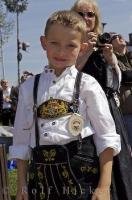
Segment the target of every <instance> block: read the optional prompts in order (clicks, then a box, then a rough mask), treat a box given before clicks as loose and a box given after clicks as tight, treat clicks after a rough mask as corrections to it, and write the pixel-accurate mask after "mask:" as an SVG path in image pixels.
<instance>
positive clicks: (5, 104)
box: [3, 87, 11, 109]
mask: <svg viewBox="0 0 132 200" xmlns="http://www.w3.org/2000/svg"><path fill="white" fill-rule="evenodd" d="M10 94H11V88H10V87H8V88H7V89H5V90H3V98H6V97H8V98H10ZM6 108H11V103H10V102H6V101H5V100H3V109H6Z"/></svg>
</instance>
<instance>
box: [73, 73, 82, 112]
mask: <svg viewBox="0 0 132 200" xmlns="http://www.w3.org/2000/svg"><path fill="white" fill-rule="evenodd" d="M81 78H82V72H77V76H76V80H75V85H74V93H73V111H74V112H75V113H79V110H78V107H79V94H80V83H81Z"/></svg>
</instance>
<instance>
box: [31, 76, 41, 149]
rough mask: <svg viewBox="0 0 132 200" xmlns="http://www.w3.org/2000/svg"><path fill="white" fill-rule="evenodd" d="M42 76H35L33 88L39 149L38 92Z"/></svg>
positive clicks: (37, 145)
mask: <svg viewBox="0 0 132 200" xmlns="http://www.w3.org/2000/svg"><path fill="white" fill-rule="evenodd" d="M39 78H40V74H37V75H35V80H34V88H33V99H34V107H33V111H34V119H35V138H36V147H39V128H38V117H37V92H38V84H39Z"/></svg>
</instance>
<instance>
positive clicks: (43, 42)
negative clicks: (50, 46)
mask: <svg viewBox="0 0 132 200" xmlns="http://www.w3.org/2000/svg"><path fill="white" fill-rule="evenodd" d="M40 42H41V45H42V47H43V49H44V50H46V49H47V48H46V47H47V45H46V37H45V36H40Z"/></svg>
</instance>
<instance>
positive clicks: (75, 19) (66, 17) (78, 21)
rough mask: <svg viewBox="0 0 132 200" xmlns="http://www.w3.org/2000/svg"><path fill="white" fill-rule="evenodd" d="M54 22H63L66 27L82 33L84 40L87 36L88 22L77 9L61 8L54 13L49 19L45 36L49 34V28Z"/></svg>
mask: <svg viewBox="0 0 132 200" xmlns="http://www.w3.org/2000/svg"><path fill="white" fill-rule="evenodd" d="M53 24H61V25H63V26H65V27H69V28H72V29H73V30H75V31H78V32H80V33H81V36H82V40H83V41H84V40H85V38H86V29H87V26H86V23H85V21H84V20H83V18H82V17H81V16H80V15H79V14H78V13H77V12H75V11H70V10H61V11H57V12H55V13H53V14H52V15H51V16H50V17H49V19H48V20H47V23H46V26H45V36H47V35H48V31H49V28H50V27H51V26H52V25H53Z"/></svg>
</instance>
